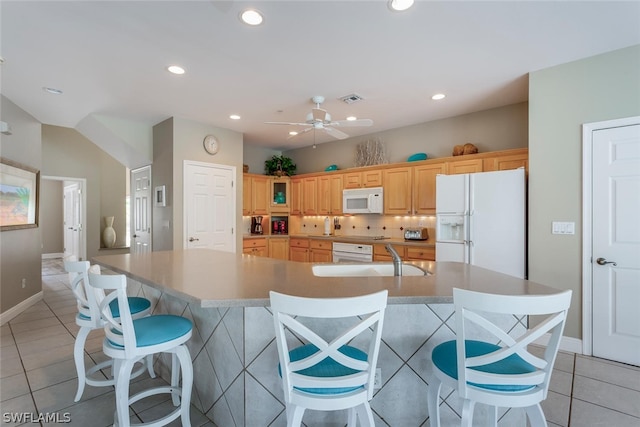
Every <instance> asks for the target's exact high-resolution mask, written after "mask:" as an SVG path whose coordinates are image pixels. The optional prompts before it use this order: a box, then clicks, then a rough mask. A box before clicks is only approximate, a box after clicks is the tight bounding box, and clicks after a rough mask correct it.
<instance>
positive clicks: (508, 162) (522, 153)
mask: <svg viewBox="0 0 640 427" xmlns="http://www.w3.org/2000/svg"><path fill="white" fill-rule="evenodd" d="M518 168H524V169H525V173H528V172H529V150H528V149H526V148H523V149H520V150H509V151H507V152H505V154H502V153H497V155H496V156H495V157H489V158H486V159H484V170H485V172H486V171H501V170H508V169H518Z"/></svg>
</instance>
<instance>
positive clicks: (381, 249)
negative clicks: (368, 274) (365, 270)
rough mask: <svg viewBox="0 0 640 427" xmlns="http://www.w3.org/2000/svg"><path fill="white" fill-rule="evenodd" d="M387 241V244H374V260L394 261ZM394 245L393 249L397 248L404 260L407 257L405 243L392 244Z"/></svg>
mask: <svg viewBox="0 0 640 427" xmlns="http://www.w3.org/2000/svg"><path fill="white" fill-rule="evenodd" d="M385 246H387V245H386V243H385V244H375V245H373V260H374V261H384V262H391V261H393V258H392V257H391V254H390V253H389V252H387V249H386V248H385ZM391 246H392V247H393V249H395V250H396V252H398V255H400V258H402V259H403V260H404V259H405V253H404V251H405V247H406V246H404V245H391Z"/></svg>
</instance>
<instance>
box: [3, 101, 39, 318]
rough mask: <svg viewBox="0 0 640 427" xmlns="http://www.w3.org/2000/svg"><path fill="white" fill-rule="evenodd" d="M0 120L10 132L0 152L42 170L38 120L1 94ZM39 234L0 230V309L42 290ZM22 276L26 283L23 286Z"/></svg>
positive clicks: (35, 231)
mask: <svg viewBox="0 0 640 427" xmlns="http://www.w3.org/2000/svg"><path fill="white" fill-rule="evenodd" d="M0 120H2V121H3V122H6V123H9V125H11V129H12V132H13V135H2V134H0V155H1V156H2V157H3V158H6V159H9V160H13V161H14V162H18V163H21V164H23V165H25V166H29V167H32V168H35V169H40V170H41V169H42V152H41V150H40V147H41V143H42V142H41V141H42V137H41V126H40V123H39V122H38V121H37V120H36V119H34V118H33V117H31V116H30V115H29V114H27V113H26V112H25V111H24V110H22V109H21V108H20V107H18V106H17V105H16V104H14V103H13V102H11V101H10V100H9V99H7V98H5V97H4V96H2V95H0ZM41 174H42V173H41ZM41 235H42V229H41V228H40V227H37V228H28V229H24V230H11V231H3V232H1V233H0V312H2V313H4V312H5V311H7V310H8V309H10V308H12V307H14V306H16V305H17V304H19V303H21V302H22V301H24V300H26V299H28V298H29V297H32V296H34V295H36V294H38V292H40V291H42V276H41V270H42V237H41ZM22 279H25V283H26V286H25V287H24V288H22Z"/></svg>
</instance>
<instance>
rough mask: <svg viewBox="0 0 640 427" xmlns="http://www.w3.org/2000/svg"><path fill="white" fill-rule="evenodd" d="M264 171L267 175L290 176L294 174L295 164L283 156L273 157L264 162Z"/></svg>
mask: <svg viewBox="0 0 640 427" xmlns="http://www.w3.org/2000/svg"><path fill="white" fill-rule="evenodd" d="M264 171H265V173H266V174H267V175H275V176H285V175H286V176H291V175H293V174H295V172H296V164H295V163H293V160H291V158H289V157H285V156H273V157H271V158H270V159H268V160H265V162H264Z"/></svg>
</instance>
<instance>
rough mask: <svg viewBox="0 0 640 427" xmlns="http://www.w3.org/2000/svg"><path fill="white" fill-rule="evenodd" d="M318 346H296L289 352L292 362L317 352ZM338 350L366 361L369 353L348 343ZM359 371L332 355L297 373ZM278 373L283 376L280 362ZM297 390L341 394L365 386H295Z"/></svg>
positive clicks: (315, 374) (332, 374) (337, 374)
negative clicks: (337, 360) (338, 360)
mask: <svg viewBox="0 0 640 427" xmlns="http://www.w3.org/2000/svg"><path fill="white" fill-rule="evenodd" d="M318 351H319V350H318V347H316V346H315V345H313V344H307V345H303V346H301V347H297V348H294V349H293V350H291V351H290V352H289V359H290V360H291V361H292V362H296V361H298V360H301V359H304V358H306V357H309V356H311V355H312V354H314V353H317V352H318ZM338 351H339V352H340V353H342V354H344V355H346V356H349V357H352V358H354V359H358V360H362V361H366V360H367V353H365V352H364V351H362V350H360V349H357V348H355V347H351V346H348V345H343V346H342V347H340V348H339V349H338ZM358 372H361V371H358V370H356V369H352V368H349V367H347V366H344V365H341V364H340V363H338V362H336V361H335V360H333V359H332V358H330V357H327V358H325V359H324V360H322V361H321V362H320V363H317V364H315V365H313V366H311V367H309V368H306V369H303V370H301V371H297V372H296V374H299V375H307V376H311V377H343V376H346V375H352V374H356V373H358ZM278 374H279V375H280V377H282V370H281V368H280V364H278ZM294 388H295V389H297V390H300V391H304V392H305V393H313V394H341V393H349V392H351V391H354V390H359V389H362V388H363V386H359V387H332V388H300V387H294Z"/></svg>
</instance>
